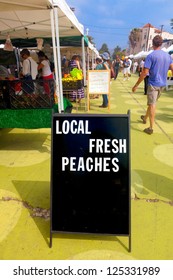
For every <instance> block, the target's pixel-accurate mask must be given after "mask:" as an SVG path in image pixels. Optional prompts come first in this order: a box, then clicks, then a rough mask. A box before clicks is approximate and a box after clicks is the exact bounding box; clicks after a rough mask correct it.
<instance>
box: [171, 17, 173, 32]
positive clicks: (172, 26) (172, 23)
mask: <svg viewBox="0 0 173 280" xmlns="http://www.w3.org/2000/svg"><path fill="white" fill-rule="evenodd" d="M170 26H171V29H173V18H171V22H170Z"/></svg>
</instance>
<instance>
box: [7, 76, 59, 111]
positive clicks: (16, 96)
mask: <svg viewBox="0 0 173 280" xmlns="http://www.w3.org/2000/svg"><path fill="white" fill-rule="evenodd" d="M44 82H45V81H39V80H35V81H34V92H33V93H31V94H28V93H25V92H24V91H23V88H22V80H21V81H12V82H11V83H10V90H9V95H10V106H11V109H39V108H40V109H48V108H52V107H53V105H54V81H53V80H48V81H46V83H47V85H48V87H49V94H48V93H45V91H44Z"/></svg>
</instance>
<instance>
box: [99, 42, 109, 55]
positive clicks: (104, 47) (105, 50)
mask: <svg viewBox="0 0 173 280" xmlns="http://www.w3.org/2000/svg"><path fill="white" fill-rule="evenodd" d="M104 52H108V53H110V52H109V49H108V46H107V44H105V43H104V44H103V45H102V46H101V49H100V50H99V53H104Z"/></svg>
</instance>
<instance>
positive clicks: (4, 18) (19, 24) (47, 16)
mask: <svg viewBox="0 0 173 280" xmlns="http://www.w3.org/2000/svg"><path fill="white" fill-rule="evenodd" d="M8 35H9V36H10V38H11V39H13V38H23V39H28V38H37V37H38V38H46V37H52V43H53V53H54V62H55V75H56V77H55V78H56V92H57V95H58V100H59V112H63V111H64V106H63V90H62V81H61V57H60V43H59V37H66V36H81V38H82V39H81V40H82V49H83V55H84V27H83V25H81V24H80V23H79V22H78V20H77V18H76V16H75V15H74V13H73V11H72V10H71V9H70V7H69V6H68V5H67V3H66V2H65V0H16V1H15V0H2V1H1V0H0V39H4V40H5V39H6V38H7V36H8ZM83 67H84V69H85V68H86V67H85V59H84V57H83ZM84 78H85V77H84Z"/></svg>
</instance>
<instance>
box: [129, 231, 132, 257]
mask: <svg viewBox="0 0 173 280" xmlns="http://www.w3.org/2000/svg"><path fill="white" fill-rule="evenodd" d="M131 241H132V239H131V235H129V253H131V251H132V242H131Z"/></svg>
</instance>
